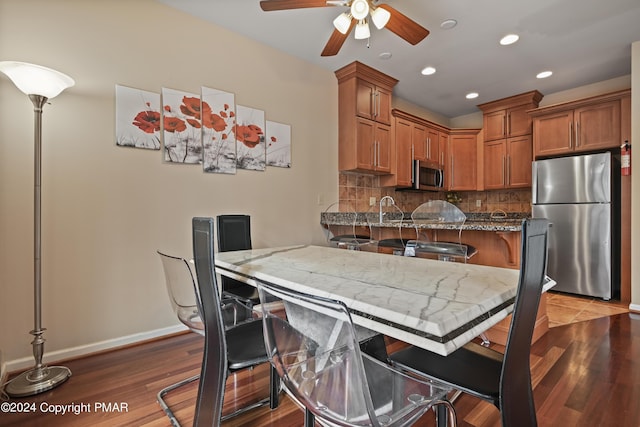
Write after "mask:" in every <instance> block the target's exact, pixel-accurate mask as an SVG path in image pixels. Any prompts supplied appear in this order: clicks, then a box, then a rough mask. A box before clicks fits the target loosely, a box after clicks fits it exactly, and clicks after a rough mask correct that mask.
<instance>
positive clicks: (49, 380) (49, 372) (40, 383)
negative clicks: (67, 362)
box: [4, 366, 71, 397]
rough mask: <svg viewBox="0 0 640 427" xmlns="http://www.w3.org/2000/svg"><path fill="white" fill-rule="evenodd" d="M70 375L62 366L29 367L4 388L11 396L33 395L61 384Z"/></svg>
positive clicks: (69, 371) (67, 369) (68, 370)
mask: <svg viewBox="0 0 640 427" xmlns="http://www.w3.org/2000/svg"><path fill="white" fill-rule="evenodd" d="M70 376H71V370H70V369H69V368H66V367H64V366H45V367H43V368H39V369H35V368H34V369H30V370H28V371H26V372H23V373H21V374H20V375H18V376H17V377H15V378H13V379H12V380H11V381H9V383H8V384H7V385H6V387H5V388H4V391H5V392H6V393H7V394H8V395H9V396H11V397H25V396H33V395H34V394H39V393H42V392H43V391H47V390H51V389H52V388H54V387H56V386H58V385H60V384H62V383H63V382H65V381H66V380H67V379H69V377H70Z"/></svg>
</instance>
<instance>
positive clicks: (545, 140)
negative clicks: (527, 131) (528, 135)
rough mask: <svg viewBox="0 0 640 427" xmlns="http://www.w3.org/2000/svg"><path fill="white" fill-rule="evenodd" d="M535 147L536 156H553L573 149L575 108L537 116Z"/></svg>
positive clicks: (534, 126)
mask: <svg viewBox="0 0 640 427" xmlns="http://www.w3.org/2000/svg"><path fill="white" fill-rule="evenodd" d="M533 149H534V152H535V155H536V156H551V155H554V154H563V153H566V152H567V151H570V150H572V149H573V110H569V111H561V112H558V113H554V114H547V115H544V116H539V117H535V118H534V119H533Z"/></svg>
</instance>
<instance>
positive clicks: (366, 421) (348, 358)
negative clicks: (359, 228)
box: [258, 283, 445, 427]
mask: <svg viewBox="0 0 640 427" xmlns="http://www.w3.org/2000/svg"><path fill="white" fill-rule="evenodd" d="M258 290H259V293H260V300H261V301H268V300H272V299H274V298H277V299H281V300H282V301H283V302H284V307H285V312H286V313H282V309H281V306H280V308H274V306H273V305H271V306H270V305H269V304H263V306H264V315H263V318H262V319H263V324H264V332H265V344H266V347H267V352H268V354H269V356H270V359H271V362H272V364H273V365H274V366H275V368H276V370H277V371H278V374H279V375H280V377H281V378H282V380H283V381H284V383H285V385H286V387H287V388H288V390H289V391H290V392H291V393H292V394H293V395H294V397H295V398H296V399H297V400H298V401H300V402H301V403H302V404H303V405H304V406H305V408H306V409H307V411H310V412H311V413H312V414H313V415H314V416H315V417H318V418H320V419H322V420H325V421H329V422H330V423H333V424H335V425H339V426H376V427H377V426H381V425H385V426H386V425H389V426H404V425H409V424H411V423H413V422H415V420H416V419H417V418H418V417H419V416H420V415H421V414H422V413H424V412H425V411H426V410H427V409H428V407H429V406H430V405H431V404H433V402H434V401H435V400H436V399H437V398H440V397H442V396H443V395H444V393H445V391H444V390H443V389H441V388H439V387H437V386H435V385H433V384H425V383H419V382H416V380H415V379H413V378H409V377H406V376H404V375H403V374H400V373H398V372H397V371H394V370H392V369H391V368H390V367H389V366H387V365H386V364H384V363H382V362H380V361H378V360H376V359H374V358H372V357H370V356H367V355H366V354H363V353H361V352H360V348H359V344H358V341H357V338H356V334H355V330H354V327H353V324H352V322H351V317H350V315H349V312H348V311H347V308H346V306H345V305H344V304H343V303H341V302H338V301H334V300H329V299H326V298H321V297H316V296H310V295H306V294H303V293H300V292H295V291H291V290H288V289H283V288H279V287H276V286H271V285H266V284H261V283H260V284H258ZM307 425H310V424H307Z"/></svg>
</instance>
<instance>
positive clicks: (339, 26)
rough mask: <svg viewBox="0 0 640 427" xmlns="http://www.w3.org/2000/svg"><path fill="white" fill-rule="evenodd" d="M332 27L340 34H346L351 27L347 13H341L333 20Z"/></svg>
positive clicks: (349, 16)
mask: <svg viewBox="0 0 640 427" xmlns="http://www.w3.org/2000/svg"><path fill="white" fill-rule="evenodd" d="M333 26H334V27H336V30H338V31H340V32H341V33H342V34H347V31H349V27H350V26H351V15H350V14H349V13H347V12H344V13H341V14H340V15H338V17H337V18H336V19H334V20H333Z"/></svg>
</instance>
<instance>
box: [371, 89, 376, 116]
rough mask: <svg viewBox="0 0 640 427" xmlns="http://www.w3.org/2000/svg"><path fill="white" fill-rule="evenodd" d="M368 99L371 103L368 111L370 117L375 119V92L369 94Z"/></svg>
mask: <svg viewBox="0 0 640 427" xmlns="http://www.w3.org/2000/svg"><path fill="white" fill-rule="evenodd" d="M369 99H370V101H371V107H370V108H369V110H370V111H371V117H372V118H375V117H376V94H375V92H371V95H369Z"/></svg>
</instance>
